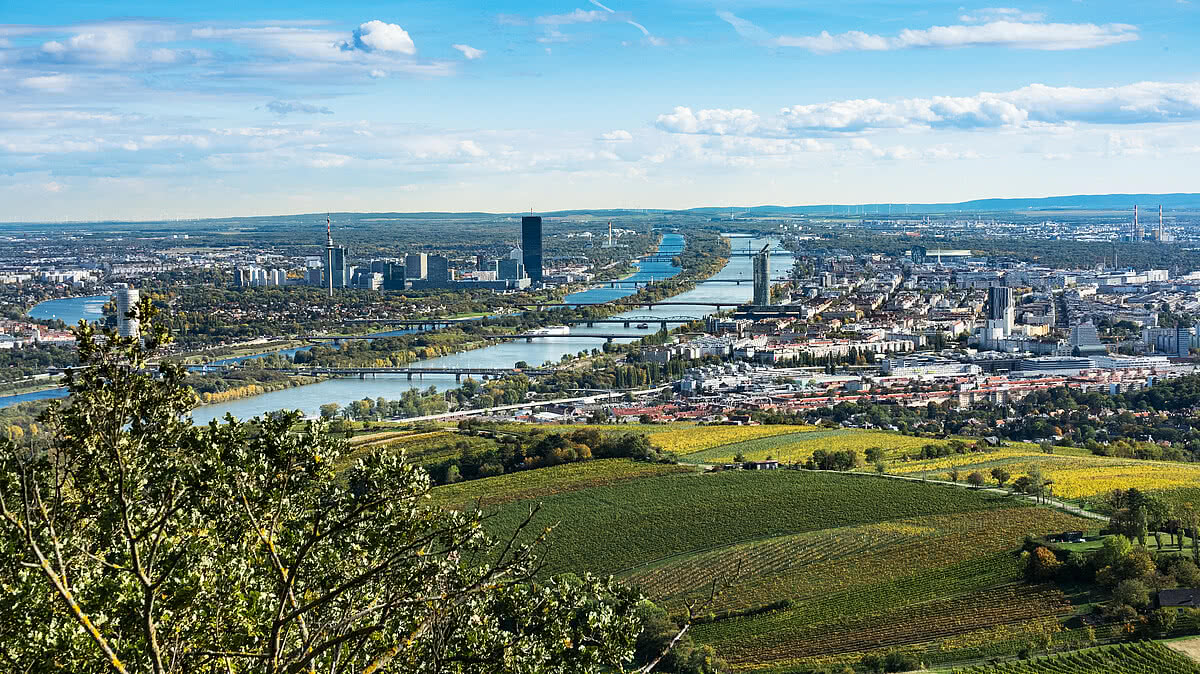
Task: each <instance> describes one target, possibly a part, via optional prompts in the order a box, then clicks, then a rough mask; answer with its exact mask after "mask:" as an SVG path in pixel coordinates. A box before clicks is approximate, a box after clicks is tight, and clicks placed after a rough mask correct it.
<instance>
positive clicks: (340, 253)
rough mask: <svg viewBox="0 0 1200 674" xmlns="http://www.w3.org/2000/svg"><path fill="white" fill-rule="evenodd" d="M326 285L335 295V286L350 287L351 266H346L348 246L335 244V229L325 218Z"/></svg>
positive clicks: (331, 293) (330, 292)
mask: <svg viewBox="0 0 1200 674" xmlns="http://www.w3.org/2000/svg"><path fill="white" fill-rule="evenodd" d="M325 287H326V288H328V289H329V294H330V295H331V296H332V295H333V289H334V288H348V287H350V268H349V267H347V266H346V247H345V246H334V245H333V230H332V229H331V227H330V222H329V218H328V217H327V218H325Z"/></svg>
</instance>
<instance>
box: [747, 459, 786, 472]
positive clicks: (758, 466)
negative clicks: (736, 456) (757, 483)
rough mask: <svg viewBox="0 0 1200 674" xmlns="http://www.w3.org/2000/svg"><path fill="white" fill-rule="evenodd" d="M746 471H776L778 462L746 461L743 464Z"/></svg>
mask: <svg viewBox="0 0 1200 674" xmlns="http://www.w3.org/2000/svg"><path fill="white" fill-rule="evenodd" d="M743 467H744V468H745V469H746V470H776V469H778V468H779V462H778V461H775V460H771V461H747V462H746V463H745V464H743Z"/></svg>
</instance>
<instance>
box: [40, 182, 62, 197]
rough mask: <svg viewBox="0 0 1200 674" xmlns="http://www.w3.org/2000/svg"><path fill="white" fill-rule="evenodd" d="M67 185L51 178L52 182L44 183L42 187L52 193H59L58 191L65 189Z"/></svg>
mask: <svg viewBox="0 0 1200 674" xmlns="http://www.w3.org/2000/svg"><path fill="white" fill-rule="evenodd" d="M65 187H66V186H65V185H63V184H62V183H60V182H57V181H54V180H51V181H50V182H48V183H46V184H44V185H42V189H44V190H46V191H47V192H50V193H51V194H57V193H59V192H61V191H63V189H64V188H65Z"/></svg>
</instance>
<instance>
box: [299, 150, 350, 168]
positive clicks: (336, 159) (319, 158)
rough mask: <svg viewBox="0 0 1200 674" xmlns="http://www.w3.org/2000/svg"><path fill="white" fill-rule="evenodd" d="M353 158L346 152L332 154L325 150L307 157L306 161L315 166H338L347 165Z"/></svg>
mask: <svg viewBox="0 0 1200 674" xmlns="http://www.w3.org/2000/svg"><path fill="white" fill-rule="evenodd" d="M351 160H353V157H348V156H346V155H344V154H332V153H328V152H323V153H320V154H317V155H313V156H310V157H307V158H305V160H304V163H305V164H307V165H308V166H311V167H313V168H337V167H338V166H345V165H346V164H348V163H350V161H351Z"/></svg>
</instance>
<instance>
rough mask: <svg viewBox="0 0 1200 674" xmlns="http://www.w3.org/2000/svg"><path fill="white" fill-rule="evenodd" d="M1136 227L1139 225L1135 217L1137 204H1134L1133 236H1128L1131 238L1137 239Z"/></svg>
mask: <svg viewBox="0 0 1200 674" xmlns="http://www.w3.org/2000/svg"><path fill="white" fill-rule="evenodd" d="M1138 229H1139V225H1138V217H1137V204H1134V205H1133V236H1131V237H1129V238H1130V239H1131V240H1133V241H1137V239H1138Z"/></svg>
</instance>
